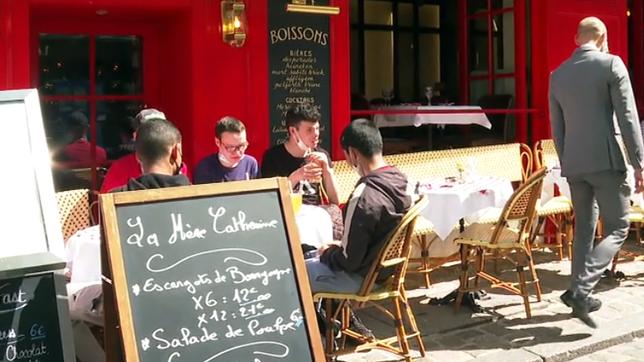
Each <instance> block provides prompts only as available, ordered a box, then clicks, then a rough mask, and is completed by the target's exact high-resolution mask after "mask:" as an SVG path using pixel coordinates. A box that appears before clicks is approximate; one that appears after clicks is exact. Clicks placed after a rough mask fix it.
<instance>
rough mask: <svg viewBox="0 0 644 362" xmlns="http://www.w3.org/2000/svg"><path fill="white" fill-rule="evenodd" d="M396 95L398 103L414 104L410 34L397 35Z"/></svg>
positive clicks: (412, 46) (411, 38)
mask: <svg viewBox="0 0 644 362" xmlns="http://www.w3.org/2000/svg"><path fill="white" fill-rule="evenodd" d="M396 47H397V48H398V66H397V68H398V93H399V94H397V97H396V98H397V99H398V100H399V101H400V102H416V101H417V99H416V95H415V94H414V93H415V92H414V83H415V81H414V80H415V78H416V75H415V74H414V37H413V35H412V34H411V33H398V42H397V43H396Z"/></svg>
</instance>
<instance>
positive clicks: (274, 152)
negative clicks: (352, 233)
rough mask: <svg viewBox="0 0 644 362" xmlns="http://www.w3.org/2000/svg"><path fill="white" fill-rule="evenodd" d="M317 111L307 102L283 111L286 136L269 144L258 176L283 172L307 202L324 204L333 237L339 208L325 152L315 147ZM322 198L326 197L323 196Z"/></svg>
mask: <svg viewBox="0 0 644 362" xmlns="http://www.w3.org/2000/svg"><path fill="white" fill-rule="evenodd" d="M320 117H321V116H320V113H319V112H318V110H317V109H316V108H315V107H314V106H312V105H311V104H308V103H303V104H299V105H297V106H293V107H291V108H289V110H288V111H287V112H286V128H287V130H288V140H287V141H286V142H285V143H283V144H279V145H276V146H274V147H272V148H270V149H269V150H268V151H266V153H265V154H264V159H263V161H262V177H274V176H286V177H288V179H289V181H290V182H291V185H293V189H294V190H296V191H298V192H302V193H303V198H302V202H303V203H304V204H307V205H323V204H325V203H326V201H328V203H329V204H330V205H324V208H325V210H326V211H327V212H328V213H329V215H330V216H331V221H332V222H333V237H334V238H336V239H339V238H340V237H341V236H342V212H341V211H340V208H339V207H338V206H337V205H338V203H339V199H338V193H337V191H336V189H337V187H336V181H335V176H334V175H333V165H332V164H331V157H330V156H329V153H328V152H327V151H325V150H324V149H322V148H319V147H318V144H319V142H320ZM325 198H326V200H325Z"/></svg>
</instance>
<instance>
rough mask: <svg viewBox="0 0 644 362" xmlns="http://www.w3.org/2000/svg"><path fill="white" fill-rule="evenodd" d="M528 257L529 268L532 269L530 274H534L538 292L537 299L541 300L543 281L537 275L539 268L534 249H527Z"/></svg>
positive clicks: (533, 279) (535, 287)
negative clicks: (535, 263)
mask: <svg viewBox="0 0 644 362" xmlns="http://www.w3.org/2000/svg"><path fill="white" fill-rule="evenodd" d="M526 250H527V252H526V255H527V256H526V258H527V259H528V268H529V269H530V274H531V275H532V282H533V283H534V289H535V291H536V294H537V301H538V302H540V301H541V281H540V280H539V276H538V275H537V269H536V268H535V267H534V259H533V258H532V250H530V249H526Z"/></svg>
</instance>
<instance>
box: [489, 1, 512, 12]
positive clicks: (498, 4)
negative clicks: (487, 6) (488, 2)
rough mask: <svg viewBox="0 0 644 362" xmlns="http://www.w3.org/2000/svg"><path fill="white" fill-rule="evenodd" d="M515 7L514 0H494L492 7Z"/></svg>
mask: <svg viewBox="0 0 644 362" xmlns="http://www.w3.org/2000/svg"><path fill="white" fill-rule="evenodd" d="M511 7H514V0H492V9H495V10H496V9H503V8H511Z"/></svg>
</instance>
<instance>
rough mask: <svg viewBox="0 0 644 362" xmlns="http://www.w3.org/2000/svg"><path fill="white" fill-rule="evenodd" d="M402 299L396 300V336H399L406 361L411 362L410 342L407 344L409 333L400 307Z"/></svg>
mask: <svg viewBox="0 0 644 362" xmlns="http://www.w3.org/2000/svg"><path fill="white" fill-rule="evenodd" d="M400 302H401V301H400V299H399V298H394V306H395V307H396V310H395V312H396V314H395V316H396V320H395V321H394V323H395V324H396V334H397V335H398V345H399V347H400V349H401V352H402V355H403V357H404V358H405V361H409V362H411V356H410V354H409V342H407V333H406V332H405V323H404V322H403V319H402V309H401V307H400Z"/></svg>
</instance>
